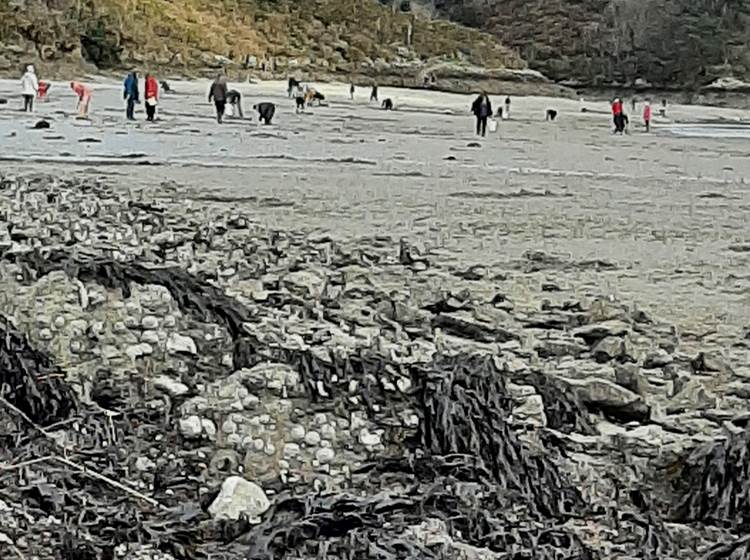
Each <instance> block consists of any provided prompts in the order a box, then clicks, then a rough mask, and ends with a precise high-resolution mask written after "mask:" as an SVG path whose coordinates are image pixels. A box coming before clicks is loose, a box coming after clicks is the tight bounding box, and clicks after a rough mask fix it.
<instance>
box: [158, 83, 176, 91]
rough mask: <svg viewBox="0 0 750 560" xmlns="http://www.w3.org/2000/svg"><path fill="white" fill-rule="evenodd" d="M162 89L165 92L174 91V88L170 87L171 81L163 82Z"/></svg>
mask: <svg viewBox="0 0 750 560" xmlns="http://www.w3.org/2000/svg"><path fill="white" fill-rule="evenodd" d="M161 90H162V91H163V92H164V93H172V92H173V91H174V90H173V89H172V88H171V87H169V82H161Z"/></svg>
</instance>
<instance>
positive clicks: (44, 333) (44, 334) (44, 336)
mask: <svg viewBox="0 0 750 560" xmlns="http://www.w3.org/2000/svg"><path fill="white" fill-rule="evenodd" d="M52 337H53V334H52V331H51V330H49V329H42V330H40V331H39V340H44V341H50V340H52Z"/></svg>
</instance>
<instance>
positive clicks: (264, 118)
mask: <svg viewBox="0 0 750 560" xmlns="http://www.w3.org/2000/svg"><path fill="white" fill-rule="evenodd" d="M253 109H254V110H256V111H258V120H260V121H261V122H262V123H263V124H271V120H273V115H274V113H276V105H274V104H273V103H268V102H266V103H258V104H257V105H253Z"/></svg>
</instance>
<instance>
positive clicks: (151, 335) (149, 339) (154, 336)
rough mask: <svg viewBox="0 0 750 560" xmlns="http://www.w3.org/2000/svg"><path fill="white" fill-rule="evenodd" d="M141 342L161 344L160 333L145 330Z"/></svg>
mask: <svg viewBox="0 0 750 560" xmlns="http://www.w3.org/2000/svg"><path fill="white" fill-rule="evenodd" d="M141 342H146V343H148V344H159V333H158V332H156V331H143V333H141Z"/></svg>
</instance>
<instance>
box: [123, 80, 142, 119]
mask: <svg viewBox="0 0 750 560" xmlns="http://www.w3.org/2000/svg"><path fill="white" fill-rule="evenodd" d="M122 98H123V99H124V100H125V101H126V106H125V118H127V119H128V120H129V121H134V120H135V114H134V112H135V104H136V103H139V102H140V100H139V92H138V73H137V72H135V71H133V72H131V73H130V74H128V76H127V78H125V84H124V91H123V94H122Z"/></svg>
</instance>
